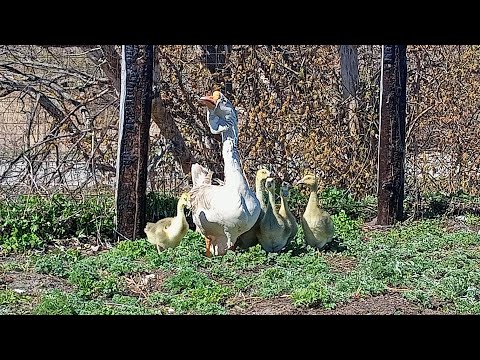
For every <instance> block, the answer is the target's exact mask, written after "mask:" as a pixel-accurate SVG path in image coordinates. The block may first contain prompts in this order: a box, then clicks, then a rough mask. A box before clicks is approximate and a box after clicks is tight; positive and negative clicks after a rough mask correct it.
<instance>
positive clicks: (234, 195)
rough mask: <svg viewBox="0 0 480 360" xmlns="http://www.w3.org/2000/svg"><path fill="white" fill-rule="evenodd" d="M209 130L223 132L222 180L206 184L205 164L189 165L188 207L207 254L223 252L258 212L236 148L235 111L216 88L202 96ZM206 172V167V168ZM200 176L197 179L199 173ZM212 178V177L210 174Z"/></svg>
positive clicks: (220, 253)
mask: <svg viewBox="0 0 480 360" xmlns="http://www.w3.org/2000/svg"><path fill="white" fill-rule="evenodd" d="M201 103H202V104H203V105H205V106H207V119H208V122H209V126H210V130H211V132H212V133H214V134H218V133H220V134H221V135H222V142H223V145H222V155H223V160H224V165H225V168H224V176H225V178H224V183H223V184H221V185H213V184H211V183H208V179H209V177H208V176H206V175H203V174H205V171H204V170H202V169H205V168H204V167H202V166H200V165H199V164H193V165H192V181H193V184H194V186H193V188H192V189H191V190H190V208H191V210H192V217H193V222H194V223H195V225H196V227H197V231H198V232H199V233H201V234H202V235H203V236H204V237H205V244H206V255H207V256H212V255H224V254H225V253H226V252H227V250H228V249H230V248H232V247H233V246H234V245H235V243H236V241H237V238H238V236H239V235H241V234H243V233H244V232H246V231H248V230H249V229H250V228H251V227H252V226H253V225H254V224H255V222H256V221H257V219H258V216H259V215H260V210H261V208H260V202H259V201H258V199H257V197H256V195H255V192H254V191H252V189H251V188H250V186H249V185H248V183H247V180H246V179H245V176H244V174H243V170H242V166H241V162H240V158H239V154H238V149H237V146H236V145H237V141H238V135H237V134H238V130H237V113H236V111H235V109H234V107H233V105H232V104H231V102H230V101H229V100H228V99H227V98H226V97H225V96H224V95H223V94H222V93H220V92H219V91H215V92H214V93H213V95H212V96H204V97H202V98H201ZM207 171H208V169H207ZM198 174H200V178H196V176H199V175H198ZM210 179H211V177H210Z"/></svg>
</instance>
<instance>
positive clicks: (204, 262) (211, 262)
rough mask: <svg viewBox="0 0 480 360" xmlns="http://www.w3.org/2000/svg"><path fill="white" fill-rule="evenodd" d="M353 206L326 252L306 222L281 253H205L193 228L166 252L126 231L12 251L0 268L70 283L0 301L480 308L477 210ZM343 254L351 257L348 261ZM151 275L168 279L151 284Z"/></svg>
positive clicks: (19, 306) (141, 306) (185, 310)
mask: <svg viewBox="0 0 480 360" xmlns="http://www.w3.org/2000/svg"><path fill="white" fill-rule="evenodd" d="M337 195H338V196H340V195H342V196H343V198H344V195H345V194H339V193H337V194H336V196H337ZM348 204H350V205H352V204H353V200H351V199H350V200H348V202H347V205H348ZM350 205H349V206H350ZM352 209H353V206H352V207H351V209H350V210H351V211H350V212H348V211H344V210H343V209H338V211H336V212H335V214H334V215H333V216H332V218H333V220H334V223H335V238H334V241H335V243H336V244H337V246H335V247H332V248H331V249H330V250H327V251H323V252H321V253H318V252H317V251H316V250H315V249H312V248H310V247H307V246H305V245H304V240H303V232H302V229H301V227H300V228H299V231H298V233H297V236H296V237H295V239H294V240H293V242H292V244H291V247H290V248H289V249H287V251H285V252H283V253H280V254H268V253H266V252H265V251H263V250H262V248H261V247H260V245H257V246H255V247H252V248H250V249H248V250H246V251H237V252H228V253H227V254H226V255H225V256H221V257H213V258H207V257H205V255H204V251H205V249H204V246H205V244H204V241H203V240H202V238H201V237H200V236H199V235H198V234H197V233H194V232H192V231H189V232H188V233H187V235H186V237H185V238H184V240H183V241H182V242H181V243H180V245H179V246H178V247H177V248H175V249H167V250H165V251H163V252H162V253H160V254H158V253H157V251H156V248H155V247H154V246H152V245H151V244H149V243H148V242H147V241H146V240H143V239H141V240H136V241H120V242H118V243H117V244H116V245H115V246H114V247H113V248H111V249H109V250H106V251H100V252H98V253H95V254H93V255H86V254H85V253H82V252H81V251H79V250H77V249H73V248H71V249H67V250H60V249H54V250H49V251H44V252H41V253H38V254H36V255H34V254H30V252H29V251H28V250H24V253H25V255H23V258H24V259H25V261H23V260H22V262H18V261H16V260H15V258H14V257H13V256H12V259H13V260H11V261H3V262H2V263H1V264H0V266H1V267H0V269H1V270H3V271H13V272H15V271H34V272H37V273H41V274H48V275H50V276H51V277H56V278H61V279H63V280H64V281H65V282H66V283H67V284H68V285H69V286H70V288H71V291H69V292H65V291H63V290H62V291H61V290H59V289H50V290H48V291H45V292H42V293H39V294H36V295H34V296H35V301H33V300H32V299H33V298H29V299H30V300H32V301H24V300H25V299H27V297H25V296H22V295H19V294H17V293H15V292H13V290H12V289H8V288H7V289H3V290H1V292H0V309H3V310H2V311H4V312H5V311H7V312H14V313H34V314H59V315H60V314H112V315H114V314H132V315H135V314H228V313H229V311H230V309H231V308H232V307H233V306H236V305H238V306H244V305H245V301H244V300H243V299H248V298H255V299H260V300H261V299H269V300H274V299H277V298H279V297H282V298H286V299H288V300H287V301H290V303H291V304H292V306H295V307H298V308H306V307H307V308H319V309H334V308H336V307H338V306H341V305H342V304H344V303H347V302H349V301H353V300H354V299H356V298H358V297H359V296H360V297H368V296H375V295H380V294H386V293H388V292H389V291H392V289H393V290H396V292H398V293H399V294H401V296H403V297H404V298H405V299H406V300H408V301H409V302H412V303H415V304H417V305H418V306H419V307H420V308H424V309H426V308H432V309H436V310H439V311H445V312H450V313H459V314H480V266H479V265H480V235H479V234H478V233H477V230H475V228H472V229H471V230H469V229H468V226H472V227H474V226H478V224H479V223H480V220H479V217H478V216H477V215H472V214H467V215H465V218H464V219H465V220H464V224H465V225H466V226H463V227H462V229H465V230H462V231H455V232H448V231H447V228H446V227H444V225H443V222H442V219H440V218H433V219H427V220H419V221H412V222H410V223H407V222H406V223H403V224H398V225H396V226H394V227H392V228H391V229H389V230H383V231H370V232H368V233H364V232H363V231H362V230H361V229H360V227H361V225H362V217H361V216H356V215H355V216H354V215H353V214H352ZM459 221H460V220H459ZM340 250H343V251H340ZM7 253H10V252H9V251H7ZM341 263H349V264H350V265H349V267H348V269H343V268H342V267H340V266H339V265H338V264H341ZM147 275H149V276H158V277H159V278H158V279H161V280H158V279H157V278H156V279H157V280H158V281H157V282H156V283H155V286H153V287H152V286H150V287H149V285H147V282H146V280H145V279H146V277H147ZM7 286H8V285H7ZM27 303H29V304H28V305H29V306H27ZM32 307H33V309H32ZM5 309H6V310H5Z"/></svg>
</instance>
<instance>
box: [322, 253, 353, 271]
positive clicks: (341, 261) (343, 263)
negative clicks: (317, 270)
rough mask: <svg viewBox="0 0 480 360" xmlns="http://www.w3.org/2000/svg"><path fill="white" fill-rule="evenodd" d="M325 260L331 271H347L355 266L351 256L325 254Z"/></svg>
mask: <svg viewBox="0 0 480 360" xmlns="http://www.w3.org/2000/svg"><path fill="white" fill-rule="evenodd" d="M325 261H326V262H327V264H328V266H329V267H330V269H331V270H332V271H334V272H339V273H348V272H350V271H352V270H353V269H355V267H356V266H357V260H356V259H355V258H354V257H353V256H326V257H325Z"/></svg>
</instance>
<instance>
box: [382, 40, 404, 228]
mask: <svg viewBox="0 0 480 360" xmlns="http://www.w3.org/2000/svg"><path fill="white" fill-rule="evenodd" d="M406 82H407V60H406V46H405V45H384V46H383V47H382V71H381V88H380V139H379V145H378V185H377V186H378V187H377V195H378V214H377V224H378V225H391V224H393V223H394V222H395V220H402V219H403V199H404V162H405V115H406Z"/></svg>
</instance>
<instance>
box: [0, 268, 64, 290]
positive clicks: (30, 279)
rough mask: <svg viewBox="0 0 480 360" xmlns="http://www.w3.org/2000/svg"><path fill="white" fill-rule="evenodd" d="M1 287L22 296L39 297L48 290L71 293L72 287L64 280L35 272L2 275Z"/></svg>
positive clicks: (0, 279)
mask: <svg viewBox="0 0 480 360" xmlns="http://www.w3.org/2000/svg"><path fill="white" fill-rule="evenodd" d="M0 285H1V286H2V287H5V288H7V289H11V290H14V291H15V292H17V293H19V294H22V295H38V294H39V293H41V292H44V291H45V290H48V289H57V290H60V291H62V292H71V291H72V287H71V286H70V285H68V283H67V281H66V280H64V279H60V278H57V277H55V276H52V275H46V274H38V273H34V272H18V271H8V272H5V273H2V274H0Z"/></svg>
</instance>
